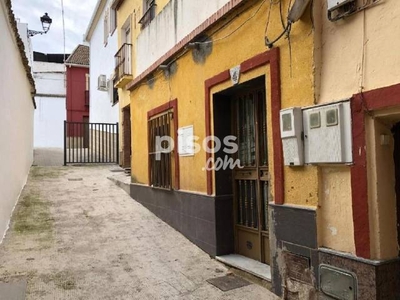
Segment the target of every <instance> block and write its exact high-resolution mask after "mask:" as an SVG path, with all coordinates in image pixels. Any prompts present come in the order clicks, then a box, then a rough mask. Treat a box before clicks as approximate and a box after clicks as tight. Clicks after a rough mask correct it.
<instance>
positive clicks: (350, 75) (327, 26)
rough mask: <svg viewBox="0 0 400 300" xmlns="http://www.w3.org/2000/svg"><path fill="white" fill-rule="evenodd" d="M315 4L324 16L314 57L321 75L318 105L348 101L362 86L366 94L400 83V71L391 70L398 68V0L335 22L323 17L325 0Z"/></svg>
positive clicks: (399, 11) (389, 1) (389, 0)
mask: <svg viewBox="0 0 400 300" xmlns="http://www.w3.org/2000/svg"><path fill="white" fill-rule="evenodd" d="M359 1H360V0H359ZM360 2H361V1H360ZM314 3H315V4H314V5H316V6H318V7H317V9H319V10H321V11H320V14H322V15H323V16H324V17H322V22H321V25H322V28H317V32H319V33H321V32H322V39H321V44H320V45H319V47H317V56H318V55H320V56H321V58H322V62H323V63H322V64H320V65H319V66H318V69H319V71H318V70H317V74H320V76H321V78H320V79H321V88H320V97H318V95H317V99H318V101H319V102H321V103H324V102H330V101H334V100H342V99H345V98H349V97H351V96H352V95H353V94H355V93H358V92H360V91H361V87H363V89H364V91H367V90H372V89H376V88H379V87H384V86H390V85H393V84H397V83H399V78H400V68H398V67H394V66H399V65H400V55H399V51H398V50H397V49H398V48H399V46H400V40H399V39H398V38H396V33H398V32H399V31H400V21H399V17H398V16H399V13H400V5H399V2H398V0H384V1H381V3H380V4H378V5H376V6H375V7H372V8H369V9H367V10H365V11H362V12H360V13H358V14H356V15H353V16H351V17H349V18H347V19H345V20H341V21H337V22H330V21H329V20H328V18H326V17H325V15H326V13H327V10H326V1H314ZM316 25H318V23H317V24H316Z"/></svg>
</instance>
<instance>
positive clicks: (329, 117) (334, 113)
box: [326, 108, 339, 126]
mask: <svg viewBox="0 0 400 300" xmlns="http://www.w3.org/2000/svg"><path fill="white" fill-rule="evenodd" d="M338 124H339V120H338V110H337V108H335V109H330V110H328V111H327V112H326V126H336V125H338Z"/></svg>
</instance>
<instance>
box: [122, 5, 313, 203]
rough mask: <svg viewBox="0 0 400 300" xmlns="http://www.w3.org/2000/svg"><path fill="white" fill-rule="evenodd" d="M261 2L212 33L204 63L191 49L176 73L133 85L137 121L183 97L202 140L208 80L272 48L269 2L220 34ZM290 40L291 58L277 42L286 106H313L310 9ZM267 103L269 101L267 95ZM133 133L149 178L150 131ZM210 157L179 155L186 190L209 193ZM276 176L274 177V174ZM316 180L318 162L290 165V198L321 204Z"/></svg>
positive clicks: (142, 178) (140, 175) (141, 123)
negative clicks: (269, 43) (151, 83)
mask: <svg viewBox="0 0 400 300" xmlns="http://www.w3.org/2000/svg"><path fill="white" fill-rule="evenodd" d="M260 4H261V1H255V2H254V5H252V7H250V8H249V9H248V10H247V11H246V12H245V13H243V14H241V15H240V16H239V17H237V18H235V19H234V21H232V22H231V23H230V24H229V25H228V26H226V27H225V28H224V29H223V30H220V31H219V32H218V33H216V34H215V35H213V36H212V39H213V40H217V42H215V43H214V44H213V51H212V53H211V55H210V56H209V57H207V60H206V62H205V63H204V64H196V63H195V62H194V61H193V59H192V55H191V52H190V51H189V52H188V53H186V54H185V55H184V56H183V57H181V58H180V59H179V60H178V61H177V65H178V68H177V72H176V74H174V75H173V76H171V77H170V78H166V77H164V75H163V74H162V72H160V71H159V72H157V73H156V75H155V78H156V80H155V84H154V86H152V87H149V86H148V85H147V84H146V83H145V82H144V83H141V84H140V85H139V86H138V87H136V88H135V89H134V90H132V92H131V102H130V103H131V107H132V120H133V125H132V127H133V128H146V126H147V119H146V113H147V111H149V110H151V109H153V108H155V107H157V106H160V105H162V104H164V103H166V102H168V101H169V100H172V99H178V107H179V127H183V126H187V125H193V126H194V131H195V132H194V133H195V135H197V136H199V137H200V140H202V139H204V138H205V125H204V98H205V95H204V81H205V80H207V79H208V78H211V77H213V76H215V75H216V74H218V73H220V72H222V71H224V70H227V69H230V68H232V67H233V66H235V65H238V64H240V63H241V62H243V61H245V60H247V59H249V58H252V57H253V56H255V55H257V54H260V53H262V52H264V51H267V50H268V49H267V47H266V46H265V44H264V32H265V25H266V23H267V17H268V10H269V9H270V6H269V3H266V2H265V3H263V4H262V7H261V9H260V11H259V12H258V13H257V16H256V17H255V18H253V19H251V20H250V21H249V22H247V23H246V24H245V26H244V27H243V28H241V29H240V30H239V31H237V32H236V33H235V34H233V35H231V36H230V37H228V38H225V39H222V40H220V39H221V38H224V37H225V36H227V35H228V34H230V33H231V32H232V31H234V30H235V29H236V28H237V27H238V26H240V25H241V24H242V23H243V22H244V21H246V20H247V19H248V18H249V17H251V16H252V15H253V14H254V13H255V11H256V10H257V9H258V8H259V6H260ZM288 4H289V1H284V4H283V6H284V7H287V5H288ZM122 9H123V11H125V15H128V14H129V10H128V9H124V7H123V8H122ZM121 15H122V14H121ZM217 26H218V25H217ZM281 31H282V25H281V23H280V15H279V6H278V5H273V6H272V10H271V14H270V21H269V26H268V34H269V35H270V36H271V37H275V36H277V35H278V34H279V33H280V32H281ZM249 33H251V34H249ZM232 45H235V47H234V48H233V47H232ZM291 46H292V53H291V55H292V59H291V60H290V53H289V44H288V41H287V40H284V39H282V40H281V41H279V42H278V43H277V44H276V47H279V48H280V50H281V61H280V65H281V82H282V86H281V88H282V90H281V92H282V108H286V107H291V106H309V105H312V104H313V101H314V88H313V86H314V82H313V76H312V74H313V67H314V66H313V56H312V55H313V47H314V46H313V34H312V24H311V20H310V18H309V14H307V13H306V14H305V16H304V18H303V19H302V20H300V21H299V22H297V23H296V24H295V25H294V26H293V30H292V33H291ZM133 60H134V59H133ZM268 70H269V68H268V66H266V67H262V68H260V70H256V71H254V72H251V73H248V74H246V75H245V76H243V77H242V78H241V83H243V82H245V81H248V80H250V79H253V78H256V77H257V76H261V75H267V74H268ZM136 75H138V74H136ZM231 86H232V84H231V83H230V82H227V83H224V84H221V85H220V86H216V87H214V88H213V90H212V93H216V92H218V91H221V90H223V89H226V88H228V87H231ZM266 86H267V94H268V93H269V92H270V89H269V77H268V76H266ZM149 99H151V100H149ZM124 103H125V102H124ZM267 103H268V105H270V103H269V101H268V99H267ZM268 121H269V122H271V119H270V118H269V120H268ZM270 125H271V124H270ZM132 135H133V141H132V152H133V155H132V165H134V166H135V168H134V170H133V174H134V176H135V177H136V178H137V180H138V181H139V182H141V183H144V184H148V170H147V169H148V166H147V151H143V149H147V138H146V131H143V130H139V131H138V130H133V134H132ZM268 137H269V144H270V145H272V130H271V126H269V132H268ZM270 148H271V151H269V153H270V163H272V161H273V159H272V157H273V151H272V147H270ZM205 161H206V154H205V152H204V151H201V152H200V153H198V154H196V155H195V156H193V157H180V173H181V174H180V180H181V189H182V190H186V191H192V192H198V193H206V172H205V171H203V170H202V169H203V168H204V166H205ZM273 180H274V178H272V181H273ZM303 180H306V181H307V182H308V183H309V184H308V185H304V184H303ZM317 183H318V171H317V168H316V167H304V168H302V169H301V170H298V169H291V168H285V191H287V193H286V195H285V201H286V203H288V204H299V205H308V206H313V207H316V206H317V204H318V184H317ZM304 195H306V196H304Z"/></svg>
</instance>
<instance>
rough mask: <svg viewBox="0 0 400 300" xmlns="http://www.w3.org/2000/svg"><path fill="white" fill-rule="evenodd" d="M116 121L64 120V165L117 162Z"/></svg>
mask: <svg viewBox="0 0 400 300" xmlns="http://www.w3.org/2000/svg"><path fill="white" fill-rule="evenodd" d="M118 136H119V128H118V123H116V124H110V123H85V122H66V121H64V165H65V166H66V165H67V164H88V163H96V164H99V163H100V164H101V163H107V164H109V163H110V164H118V163H119V138H118Z"/></svg>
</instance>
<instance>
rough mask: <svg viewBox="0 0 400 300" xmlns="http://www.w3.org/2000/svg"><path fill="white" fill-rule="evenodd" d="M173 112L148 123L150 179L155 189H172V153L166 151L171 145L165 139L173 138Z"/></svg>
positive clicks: (152, 119) (156, 117)
mask: <svg viewBox="0 0 400 300" xmlns="http://www.w3.org/2000/svg"><path fill="white" fill-rule="evenodd" d="M172 116H173V112H172V111H168V112H166V113H163V114H161V115H158V116H155V117H153V118H151V119H150V120H149V121H148V130H149V131H148V132H149V177H150V185H151V186H153V187H158V188H164V189H172V171H173V170H172V157H171V155H172V153H171V151H165V150H164V149H167V148H168V147H169V146H170V145H169V142H168V141H167V140H165V139H162V138H163V137H169V138H171V132H172V130H173V128H172V127H173V125H172V122H171V121H172Z"/></svg>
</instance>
